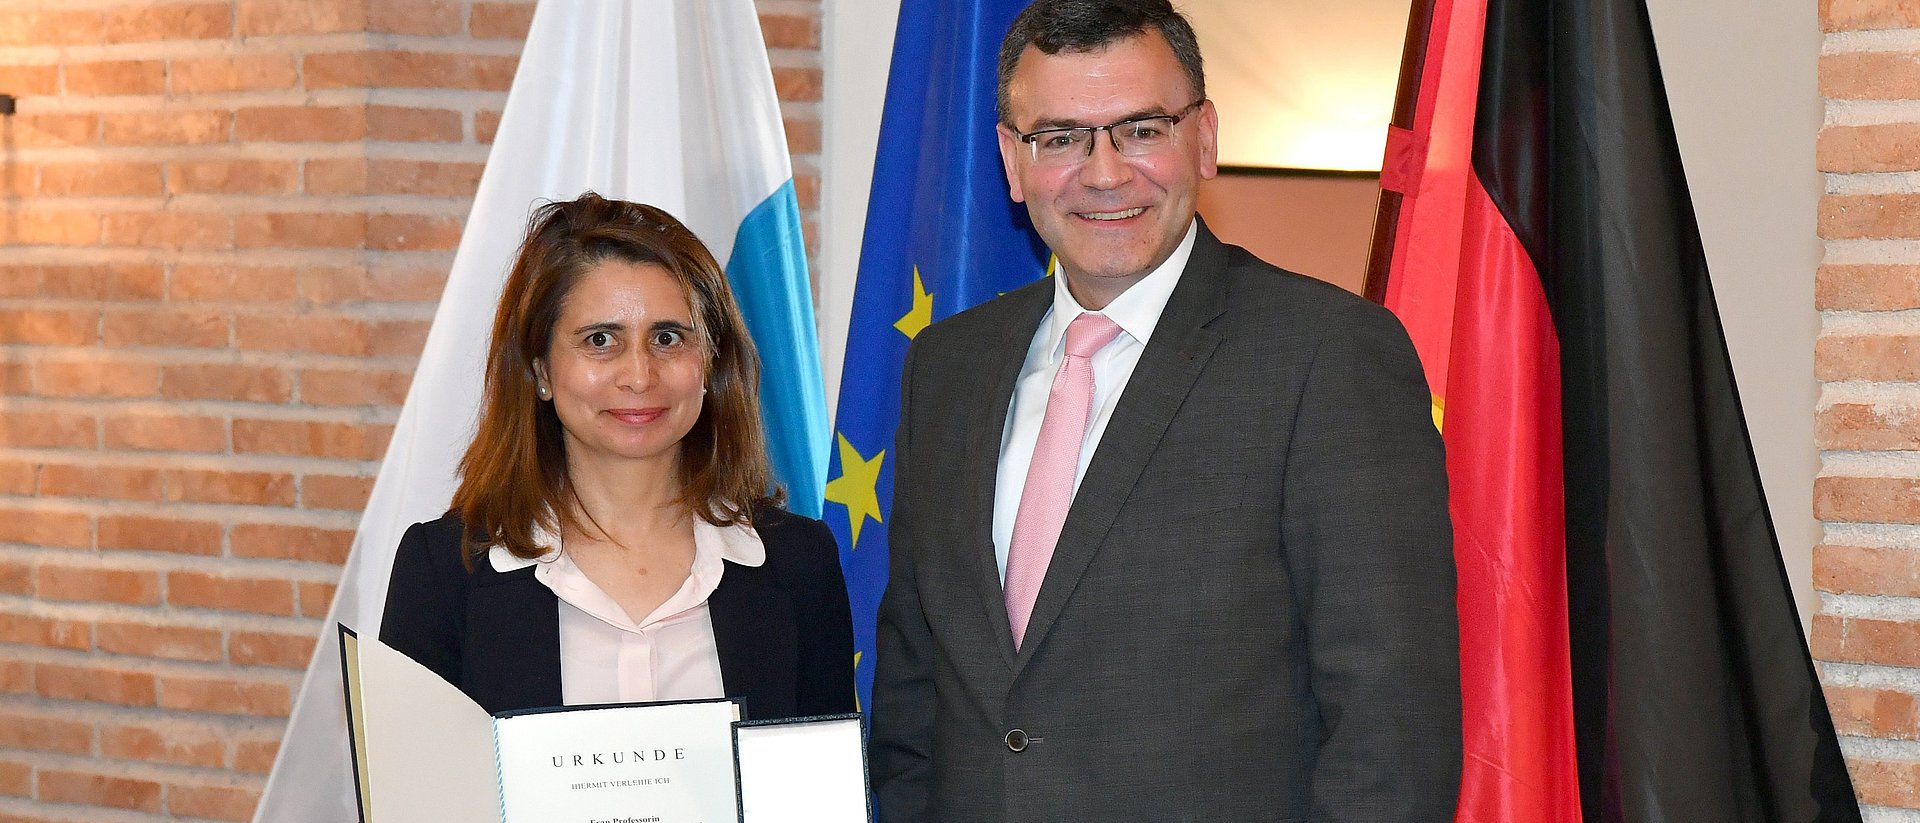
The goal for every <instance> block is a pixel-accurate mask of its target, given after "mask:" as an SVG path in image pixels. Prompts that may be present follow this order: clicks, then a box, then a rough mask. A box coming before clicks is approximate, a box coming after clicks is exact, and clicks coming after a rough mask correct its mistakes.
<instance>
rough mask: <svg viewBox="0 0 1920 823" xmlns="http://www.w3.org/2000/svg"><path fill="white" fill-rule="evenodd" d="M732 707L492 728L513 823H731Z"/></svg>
mask: <svg viewBox="0 0 1920 823" xmlns="http://www.w3.org/2000/svg"><path fill="white" fill-rule="evenodd" d="M738 717H739V709H738V707H737V706H736V705H735V704H734V703H732V702H730V701H727V700H703V701H692V702H685V703H649V704H644V705H633V706H601V707H594V708H590V709H581V710H573V711H551V712H534V713H527V714H509V715H505V716H502V717H499V718H496V719H495V720H494V735H495V745H494V748H495V750H496V751H497V752H498V756H499V761H500V762H499V774H500V795H501V806H502V809H503V810H504V812H505V814H504V817H505V819H506V820H507V821H508V823H523V821H526V822H529V823H643V822H644V823H730V821H734V820H736V819H737V818H736V815H737V814H738V811H737V807H736V805H735V803H736V800H735V794H734V792H735V783H734V761H733V721H734V720H737V719H738Z"/></svg>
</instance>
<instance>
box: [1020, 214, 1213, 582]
mask: <svg viewBox="0 0 1920 823" xmlns="http://www.w3.org/2000/svg"><path fill="white" fill-rule="evenodd" d="M1198 225H1199V224H1198V223H1197V222H1196V223H1194V224H1193V225H1189V226H1188V227H1187V236H1186V237H1185V238H1184V239H1182V240H1181V241H1180V245H1179V246H1176V247H1175V248H1174V250H1173V254H1171V255H1169V256H1168V257H1167V259H1166V262H1164V263H1161V264H1160V266H1159V268H1156V269H1154V270H1153V271H1151V272H1149V273H1148V274H1147V276H1146V277H1143V278H1141V279H1140V281H1139V282H1137V283H1134V284H1133V285H1132V286H1130V287H1128V288H1127V290H1126V291H1124V292H1121V293H1120V296H1119V297H1116V298H1114V299H1113V302H1111V303H1108V304H1107V307H1106V308H1104V309H1101V310H1100V312H1099V313H1100V314H1104V315H1106V316H1107V319H1109V320H1112V321H1113V322H1114V323H1116V324H1118V325H1119V326H1120V334H1118V335H1116V336H1115V337H1114V338H1113V342H1110V343H1108V344H1107V345H1106V346H1105V347H1103V348H1101V349H1100V351H1098V352H1095V353H1094V355H1093V412H1092V414H1091V418H1092V419H1090V420H1088V421H1087V437H1086V440H1084V441H1082V442H1081V445H1080V465H1079V466H1078V467H1076V468H1075V469H1074V471H1073V487H1074V489H1075V490H1076V491H1077V490H1079V488H1080V478H1082V477H1084V476H1086V473H1087V464H1088V463H1090V462H1092V460H1093V453H1094V450H1095V447H1096V446H1098V445H1099V443H1100V435H1101V434H1103V433H1105V432H1106V430H1107V421H1108V420H1111V419H1112V418H1113V407H1114V406H1115V405H1117V404H1118V403H1119V402H1120V395H1121V393H1122V392H1124V391H1126V388H1127V381H1128V380H1129V379H1131V378H1132V377H1133V367H1134V366H1136V365H1138V364H1139V363H1140V352H1141V351H1142V350H1144V349H1145V348H1146V346H1147V340H1148V339H1149V338H1151V337H1153V329H1154V327H1155V326H1157V325H1159V324H1160V312H1161V311H1163V310H1164V309H1166V307H1167V298H1169V297H1172V296H1173V287H1174V286H1176V285H1178V284H1179V283H1180V274H1181V272H1184V271H1186V268H1187V258H1189V257H1192V256H1193V240H1194V238H1195V237H1196V236H1198V228H1197V227H1198ZM1084 311H1086V309H1085V308H1082V307H1081V306H1080V301H1078V300H1075V299H1073V293H1072V292H1070V291H1068V290H1067V278H1066V277H1064V276H1061V275H1055V277H1054V278H1053V308H1052V309H1049V310H1048V312H1047V316H1046V317H1045V318H1044V319H1042V320H1041V321H1040V327H1039V328H1038V329H1035V330H1034V332H1033V341H1032V342H1031V343H1029V344H1028V345H1027V360H1026V363H1025V364H1024V365H1022V366H1021V367H1020V376H1019V377H1018V378H1016V379H1015V380H1014V383H1013V400H1012V401H1011V402H1009V403H1008V404H1007V422H1006V426H1005V427H1004V428H1003V429H1002V430H1001V435H1000V467H999V473H998V474H997V476H996V477H995V480H994V487H993V556H994V560H995V562H997V563H998V564H999V566H1000V582H1001V583H1003V584H1004V583H1005V582H1006V580H1007V547H1008V545H1009V544H1011V543H1012V542H1013V519H1014V515H1015V514H1017V513H1018V512H1019V511H1020V495H1021V494H1022V493H1023V492H1025V490H1026V486H1027V466H1028V465H1029V464H1030V463H1032V462H1033V445H1034V442H1035V441H1037V440H1039V439H1040V422H1041V421H1042V420H1044V419H1045V418H1046V416H1047V395H1048V394H1049V393H1051V392H1052V391H1053V378H1054V375H1055V373H1057V372H1059V371H1060V361H1061V359H1062V358H1063V357H1064V356H1065V354H1066V347H1067V325H1068V324H1070V323H1072V322H1073V319H1074V318H1075V317H1079V316H1080V313H1081V312H1084Z"/></svg>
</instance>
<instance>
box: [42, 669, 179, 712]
mask: <svg viewBox="0 0 1920 823" xmlns="http://www.w3.org/2000/svg"><path fill="white" fill-rule="evenodd" d="M33 680H34V689H35V693H37V694H39V695H40V696H41V697H47V698H52V699H54V700H86V701H89V702H94V703H118V704H120V705H123V706H151V705H154V686H155V684H154V679H153V675H151V674H147V673H145V672H137V671H126V670H123V669H113V668H105V667H100V666H63V665H59V664H54V663H41V664H40V665H38V666H36V667H35V668H34V672H33Z"/></svg>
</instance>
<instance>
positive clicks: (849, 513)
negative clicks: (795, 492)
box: [825, 0, 1047, 706]
mask: <svg viewBox="0 0 1920 823" xmlns="http://www.w3.org/2000/svg"><path fill="white" fill-rule="evenodd" d="M1026 2H1027V0H905V2H903V3H901V6H900V22H899V24H898V26H897V27H896V29H895V35H894V40H893V67H892V70H891V72H890V73H889V74H888V76H887V101H886V108H885V110H884V111H883V112H882V113H881V118H880V143H879V152H878V157H877V158H876V160H875V163H874V169H873V197H872V199H871V200H870V201H869V204H868V206H867V233H866V240H865V242H864V243H863V244H862V246H861V251H860V271H859V279H858V281H857V282H856V283H855V286H854V295H853V321H852V326H851V328H850V329H849V331H848V336H847V360H846V369H845V370H844V372H843V373H842V377H841V382H840V408H839V419H838V420H837V421H836V424H837V425H836V432H835V435H834V448H833V449H832V452H833V454H832V455H830V468H829V469H828V472H827V474H828V477H829V478H830V479H829V480H828V482H827V489H826V498H827V506H826V512H825V516H826V520H827V523H828V524H829V525H830V526H832V527H833V530H834V535H835V536H836V537H838V538H839V540H840V563H841V565H842V566H843V567H844V568H845V569H846V575H847V590H848V595H849V597H850V598H851V600H852V602H853V639H854V649H855V650H856V651H855V658H854V666H855V670H856V673H857V677H858V682H859V685H860V705H862V706H866V705H868V698H869V696H870V695H871V692H872V688H873V635H874V613H875V612H876V611H877V610H878V609H879V607H880V595H881V593H882V592H884V591H885V590H886V586H887V517H888V513H889V512H890V511H891V510H892V507H893V455H892V449H893V431H894V428H895V426H897V425H898V423H899V420H900V369H901V366H902V365H903V364H904V363H905V362H906V355H907V344H908V343H909V342H911V341H912V340H913V337H914V335H917V334H919V333H920V330H921V329H924V328H926V327H927V326H928V325H930V324H932V323H933V321H935V320H937V319H939V318H942V317H945V316H947V315H950V314H953V313H954V312H958V311H961V310H963V309H966V308H968V307H971V306H973V305H975V304H977V303H980V302H983V301H986V300H990V299H992V298H993V297H994V296H996V295H998V294H1000V293H1001V292H1005V291H1007V290H1009V289H1012V288H1014V287H1016V286H1019V285H1020V284H1022V283H1026V282H1029V281H1031V280H1033V279H1034V278H1036V277H1040V276H1042V275H1043V274H1044V273H1045V271H1046V259H1047V252H1046V249H1045V246H1044V245H1042V244H1041V242H1040V240H1039V238H1038V237H1037V236H1036V235H1034V233H1033V229H1032V226H1031V225H1030V224H1029V223H1028V222H1027V215H1026V211H1025V209H1023V208H1020V207H1019V206H1018V205H1017V204H1015V203H1013V202H1012V201H1011V200H1009V199H1008V197H1007V183H1006V176H1005V174H1004V173H1003V172H1002V171H1001V165H1000V153H999V148H998V146H997V144H996V141H995V138H994V123H995V122H996V114H995V109H994V87H995V61H996V59H997V52H998V51H999V48H1000V39H1001V38H1002V37H1003V36H1005V35H1006V32H1007V27H1008V26H1009V25H1010V24H1011V23H1012V22H1013V18H1014V15H1016V14H1019V13H1020V9H1021V8H1022V7H1024V6H1025V5H1026Z"/></svg>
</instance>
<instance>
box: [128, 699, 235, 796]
mask: <svg viewBox="0 0 1920 823" xmlns="http://www.w3.org/2000/svg"><path fill="white" fill-rule="evenodd" d="M100 756H101V757H106V758H111V759H114V760H133V761H139V762H143V763H168V764H172V765H176V766H199V767H202V768H213V769H217V768H219V767H221V766H222V765H225V759H226V740H225V736H224V735H222V734H221V733H220V731H219V729H217V728H215V727H212V726H209V725H206V724H202V723H185V722H178V721H166V720H161V721H158V722H155V723H153V724H150V725H149V724H139V725H106V724H102V726H101V728H100ZM170 805H171V804H170ZM172 811H174V812H178V811H179V809H177V808H176V809H172Z"/></svg>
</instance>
